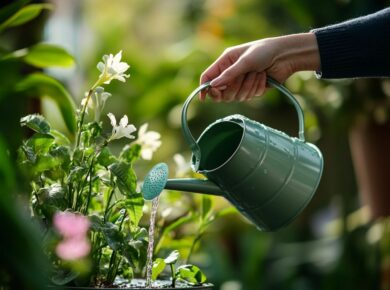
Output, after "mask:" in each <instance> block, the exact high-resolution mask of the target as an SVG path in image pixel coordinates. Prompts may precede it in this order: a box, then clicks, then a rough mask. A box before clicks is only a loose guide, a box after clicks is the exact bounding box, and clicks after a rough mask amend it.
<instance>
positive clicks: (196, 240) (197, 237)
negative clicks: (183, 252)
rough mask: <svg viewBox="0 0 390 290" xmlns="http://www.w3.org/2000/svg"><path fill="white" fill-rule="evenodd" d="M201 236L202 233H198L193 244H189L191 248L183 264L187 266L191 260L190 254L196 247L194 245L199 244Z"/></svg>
mask: <svg viewBox="0 0 390 290" xmlns="http://www.w3.org/2000/svg"><path fill="white" fill-rule="evenodd" d="M203 234H204V232H201V233H199V234H198V235H196V237H195V239H194V240H193V242H192V244H191V248H190V250H189V252H188V255H187V258H186V260H185V263H184V264H188V262H189V260H190V258H191V256H192V253H193V252H194V250H195V246H196V244H197V243H198V242H199V240H200V239H201V238H202V237H203Z"/></svg>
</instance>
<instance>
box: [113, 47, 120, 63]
mask: <svg viewBox="0 0 390 290" xmlns="http://www.w3.org/2000/svg"><path fill="white" fill-rule="evenodd" d="M121 58H122V50H121V51H120V52H118V53H117V54H116V55H115V56H114V61H115V62H120V61H121Z"/></svg>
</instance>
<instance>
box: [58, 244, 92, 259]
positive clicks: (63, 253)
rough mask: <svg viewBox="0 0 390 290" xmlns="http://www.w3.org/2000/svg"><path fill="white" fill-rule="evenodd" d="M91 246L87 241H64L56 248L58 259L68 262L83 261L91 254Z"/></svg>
mask: <svg viewBox="0 0 390 290" xmlns="http://www.w3.org/2000/svg"><path fill="white" fill-rule="evenodd" d="M90 250H91V245H90V244H89V241H88V240H87V239H81V240H76V239H72V240H63V241H62V242H60V243H59V244H58V245H57V247H56V254H57V256H58V257H60V258H61V259H64V260H68V261H74V260H78V259H82V258H84V257H85V256H87V255H88V254H89V251H90Z"/></svg>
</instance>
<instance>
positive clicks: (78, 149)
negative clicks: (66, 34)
mask: <svg viewBox="0 0 390 290" xmlns="http://www.w3.org/2000/svg"><path fill="white" fill-rule="evenodd" d="M120 58H121V52H120V53H118V54H117V55H116V56H115V57H114V56H113V55H110V56H104V58H103V60H104V62H102V63H100V64H99V69H100V70H101V75H100V76H99V79H98V80H97V81H96V83H95V84H94V85H93V86H92V87H91V89H90V90H89V91H88V93H87V96H86V98H85V99H84V100H83V102H82V107H81V109H80V110H78V111H77V121H75V124H77V128H76V130H75V135H76V136H75V138H74V139H73V140H74V141H73V142H72V141H71V140H69V139H68V138H67V137H66V136H65V135H64V134H62V133H61V132H58V131H57V130H55V129H53V128H52V127H51V125H50V124H49V122H48V121H47V120H46V119H45V118H44V117H43V116H41V115H38V114H33V115H28V116H25V117H23V118H21V120H20V123H21V125H22V126H25V127H28V128H29V129H31V130H32V131H33V132H34V134H32V136H31V137H30V138H28V139H27V140H25V141H24V142H23V145H22V146H21V147H20V149H19V151H18V153H19V154H18V156H19V158H18V161H19V163H20V166H21V169H22V170H23V171H24V172H25V174H26V175H27V176H28V179H29V180H30V185H31V189H32V200H31V204H32V210H33V216H34V217H35V219H37V220H38V221H40V222H43V221H46V222H45V223H44V224H43V225H42V226H44V227H45V231H46V238H45V248H46V250H47V253H48V255H49V256H50V258H51V260H52V262H53V265H54V272H53V275H52V282H53V283H55V284H58V285H65V284H72V283H73V284H75V283H76V284H80V283H83V284H90V285H109V284H112V283H113V282H114V279H115V278H116V276H117V275H120V276H122V277H125V278H131V277H133V276H135V275H140V274H141V273H142V271H143V268H144V266H145V262H146V249H147V231H146V229H145V228H143V227H140V226H139V221H140V219H141V217H142V214H143V213H142V208H143V206H144V200H143V197H142V195H141V193H140V192H139V191H138V190H137V177H136V173H135V171H134V168H133V164H134V162H136V160H137V159H139V157H140V156H141V152H142V150H143V149H142V147H143V146H145V147H146V146H148V145H150V144H148V142H149V143H150V142H152V141H153V142H156V140H155V139H154V140H152V141H148V140H147V139H145V138H143V142H142V144H141V143H140V142H137V141H135V142H133V143H130V144H128V145H126V146H125V147H124V148H123V149H122V150H121V151H120V152H119V154H117V155H114V154H113V153H112V152H111V150H110V148H109V145H110V143H111V142H113V141H114V140H116V139H120V138H122V137H126V138H129V139H132V138H135V137H134V136H133V135H131V134H132V133H133V132H134V131H135V130H136V128H135V127H134V126H133V125H131V124H128V118H127V116H124V117H123V118H122V119H121V120H120V122H119V124H117V123H116V119H115V116H114V115H113V114H111V113H110V114H108V116H109V117H110V119H111V125H112V126H113V129H112V132H111V134H107V133H106V132H104V130H103V125H102V123H103V122H102V121H100V120H99V118H97V119H96V116H98V117H100V113H101V112H102V110H103V107H104V105H105V101H106V100H107V98H108V97H110V96H111V95H110V94H109V93H107V92H104V89H103V88H102V87H101V85H103V84H108V83H110V82H111V81H112V80H113V79H119V80H121V81H124V78H123V77H125V75H124V72H125V71H126V70H127V69H128V67H129V66H128V65H127V64H126V63H124V62H120ZM46 81H47V83H50V85H52V87H51V88H52V89H53V90H59V91H61V89H60V87H59V83H57V82H53V81H51V80H49V81H48V79H47V77H46V76H43V75H32V76H30V77H29V79H27V80H25V81H24V82H22V84H21V86H22V87H23V89H25V90H26V91H31V88H32V87H34V84H35V83H40V82H43V83H45V82H46ZM37 87H38V88H42V87H43V86H42V85H41V84H40V85H38V86H37ZM62 100H63V99H62ZM66 100H68V98H67V99H65V101H66ZM63 102H64V100H63ZM60 106H61V103H60ZM65 107H66V106H65ZM93 112H94V114H93ZM75 114H76V113H75V112H72V113H70V114H68V115H67V116H68V117H69V120H71V118H72V116H73V115H75ZM91 115H95V120H93V119H92V118H91V117H90V116H91ZM88 118H90V119H92V120H88ZM87 120H88V121H87ZM144 134H146V132H144ZM156 134H157V133H155V134H154V135H156ZM157 135H158V137H159V134H157ZM139 137H140V136H139ZM159 144H160V143H159ZM157 147H158V146H157ZM155 149H157V148H156V147H154V150H155ZM59 212H62V213H64V216H63V218H61V220H62V221H61V220H60V218H59V217H58V213H59ZM75 214H76V215H75ZM66 215H68V217H67V216H66ZM82 215H85V216H88V220H89V222H88V224H90V233H89V239H90V242H91V246H90V248H89V247H88V246H87V249H85V251H86V252H84V253H77V254H75V253H73V252H72V250H71V249H66V247H67V246H66V243H67V242H70V241H71V240H72V239H73V236H74V235H75V233H74V231H76V230H77V228H78V225H77V223H78V222H77V220H78V219H80V218H78V216H80V217H81V216H82ZM66 218H68V219H69V218H71V221H70V223H71V224H69V225H66V222H67V221H66ZM56 220H60V221H59V222H56ZM80 222H82V223H83V221H82V220H80ZM64 223H65V224H64ZM57 224H58V225H57ZM84 224H85V223H84ZM60 226H61V227H62V228H60ZM82 227H83V228H84V226H82ZM71 228H73V229H71ZM80 231H82V232H84V231H85V230H80ZM68 232H69V233H68ZM61 245H62V246H61ZM60 246H61V247H62V248H65V250H66V251H68V252H67V253H65V254H64V253H63V252H62V251H61V250H60ZM76 247H77V243H76V244H75V245H73V248H76ZM62 248H61V249H62ZM89 250H90V253H89ZM89 265H92V266H91V269H90V267H89ZM81 281H84V282H81Z"/></svg>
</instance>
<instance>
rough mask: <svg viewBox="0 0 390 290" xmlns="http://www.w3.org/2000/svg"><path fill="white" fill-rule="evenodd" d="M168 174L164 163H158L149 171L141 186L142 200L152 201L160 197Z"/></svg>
mask: <svg viewBox="0 0 390 290" xmlns="http://www.w3.org/2000/svg"><path fill="white" fill-rule="evenodd" d="M168 172H169V170H168V165H167V164H166V163H159V164H157V165H155V166H154V167H153V168H152V169H151V170H150V171H149V173H148V174H147V175H146V176H145V180H144V184H143V185H142V194H143V196H144V199H146V200H152V199H154V198H156V197H157V196H159V195H160V193H161V192H162V191H163V190H164V188H165V185H166V183H167V180H168Z"/></svg>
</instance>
